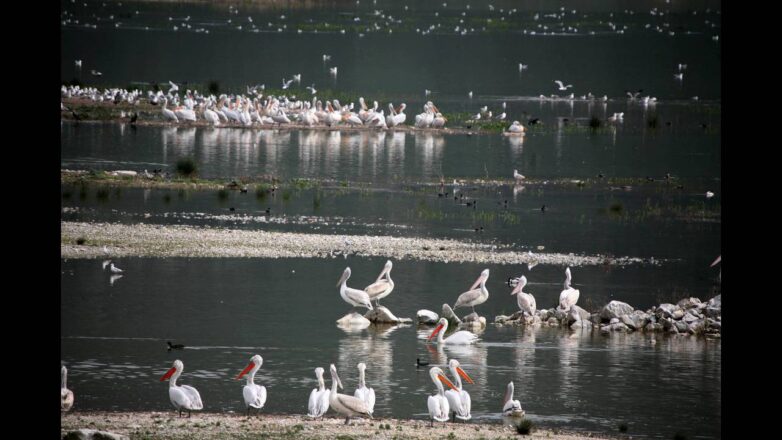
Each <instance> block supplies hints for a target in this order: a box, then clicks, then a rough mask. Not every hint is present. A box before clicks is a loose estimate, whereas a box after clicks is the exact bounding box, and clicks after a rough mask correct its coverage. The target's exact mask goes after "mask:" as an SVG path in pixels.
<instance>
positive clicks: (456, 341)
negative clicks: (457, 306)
mask: <svg viewBox="0 0 782 440" xmlns="http://www.w3.org/2000/svg"><path fill="white" fill-rule="evenodd" d="M446 331H448V320H447V319H445V318H440V320H439V321H437V327H435V329H434V331H433V332H432V334H431V335H429V337H428V338H427V339H426V340H427V341H431V340H432V338H433V337H435V335H437V343H438V344H451V345H466V344H473V343H475V342H476V341H477V340H478V336H477V335H476V334H475V333H471V332H468V331H467V330H459V331H458V332H456V333H454V334H452V335H451V336H448V337H447V338H445V339H443V334H445V332H446Z"/></svg>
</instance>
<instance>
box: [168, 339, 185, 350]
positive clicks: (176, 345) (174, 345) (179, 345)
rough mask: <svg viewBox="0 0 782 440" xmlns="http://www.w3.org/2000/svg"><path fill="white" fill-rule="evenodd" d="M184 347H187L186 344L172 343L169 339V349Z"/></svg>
mask: <svg viewBox="0 0 782 440" xmlns="http://www.w3.org/2000/svg"><path fill="white" fill-rule="evenodd" d="M183 348H185V346H184V344H172V343H171V341H168V351H171V350H181V349H183Z"/></svg>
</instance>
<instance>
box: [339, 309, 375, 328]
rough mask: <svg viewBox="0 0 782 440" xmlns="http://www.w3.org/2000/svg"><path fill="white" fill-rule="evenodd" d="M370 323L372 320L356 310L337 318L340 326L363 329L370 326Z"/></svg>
mask: <svg viewBox="0 0 782 440" xmlns="http://www.w3.org/2000/svg"><path fill="white" fill-rule="evenodd" d="M369 324H371V322H370V321H369V320H368V319H367V318H365V317H363V316H361V314H360V313H356V312H351V313H348V314H347V315H345V316H343V317H342V318H339V319H338V320H337V325H339V326H340V327H349V328H359V329H361V328H367V327H369Z"/></svg>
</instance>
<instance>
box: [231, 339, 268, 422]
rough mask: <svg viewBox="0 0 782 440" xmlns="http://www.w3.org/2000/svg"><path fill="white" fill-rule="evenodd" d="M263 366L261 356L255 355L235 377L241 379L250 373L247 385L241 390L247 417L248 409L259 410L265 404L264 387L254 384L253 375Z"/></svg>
mask: <svg viewBox="0 0 782 440" xmlns="http://www.w3.org/2000/svg"><path fill="white" fill-rule="evenodd" d="M261 365H263V358H262V357H261V355H258V354H256V355H255V356H253V357H252V358H250V363H249V364H247V366H246V367H245V368H244V370H242V372H241V373H239V375H238V376H236V378H237V379H241V378H242V376H244V375H245V374H247V372H248V371H249V372H250V375H249V376H247V385H245V386H244V389H243V390H242V395H244V404H245V405H247V415H248V416H249V415H250V407H252V408H257V409H261V408H263V405H265V404H266V387H264V386H261V385H256V384H255V373H256V372H257V371H258V370H259V369H260V368H261Z"/></svg>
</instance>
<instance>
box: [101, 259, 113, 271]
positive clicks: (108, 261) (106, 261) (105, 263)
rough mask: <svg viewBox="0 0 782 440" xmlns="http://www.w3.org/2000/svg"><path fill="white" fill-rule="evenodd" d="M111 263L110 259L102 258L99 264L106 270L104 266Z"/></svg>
mask: <svg viewBox="0 0 782 440" xmlns="http://www.w3.org/2000/svg"><path fill="white" fill-rule="evenodd" d="M109 264H111V260H103V263H101V265H102V266H103V270H106V266H108V265H109Z"/></svg>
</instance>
